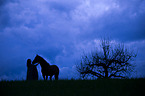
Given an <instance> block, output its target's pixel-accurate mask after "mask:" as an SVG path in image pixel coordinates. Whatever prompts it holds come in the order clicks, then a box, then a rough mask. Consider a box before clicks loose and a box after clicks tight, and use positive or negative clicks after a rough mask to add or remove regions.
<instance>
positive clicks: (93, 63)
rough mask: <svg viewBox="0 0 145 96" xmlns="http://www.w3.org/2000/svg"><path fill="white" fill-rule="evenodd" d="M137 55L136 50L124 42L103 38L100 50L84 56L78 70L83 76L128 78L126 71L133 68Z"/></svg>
mask: <svg viewBox="0 0 145 96" xmlns="http://www.w3.org/2000/svg"><path fill="white" fill-rule="evenodd" d="M135 57H136V54H135V53H134V51H130V50H129V49H127V48H125V47H124V45H123V44H113V43H111V42H110V41H108V40H103V41H102V43H101V47H100V49H99V50H96V51H95V52H92V53H91V54H87V55H84V56H82V58H81V60H80V62H79V63H78V64H77V71H78V72H79V73H80V74H81V76H82V78H85V77H87V76H94V77H97V78H114V77H117V78H126V73H130V72H131V71H132V70H133V64H132V61H133V60H134V58H135Z"/></svg>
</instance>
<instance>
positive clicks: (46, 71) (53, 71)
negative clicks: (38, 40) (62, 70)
mask: <svg viewBox="0 0 145 96" xmlns="http://www.w3.org/2000/svg"><path fill="white" fill-rule="evenodd" d="M35 63H38V64H40V66H41V72H42V76H43V78H44V80H47V79H48V76H50V80H52V76H53V75H55V80H58V75H59V68H58V67H57V66H56V65H50V64H49V63H48V62H47V61H46V60H44V59H43V58H42V57H41V56H39V55H36V57H35V58H34V60H33V62H32V64H35Z"/></svg>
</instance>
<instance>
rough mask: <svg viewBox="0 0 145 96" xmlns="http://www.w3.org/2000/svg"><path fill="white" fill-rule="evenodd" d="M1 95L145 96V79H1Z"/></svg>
mask: <svg viewBox="0 0 145 96" xmlns="http://www.w3.org/2000/svg"><path fill="white" fill-rule="evenodd" d="M0 96H145V79H111V80H104V79H103V80H58V81H1V82H0Z"/></svg>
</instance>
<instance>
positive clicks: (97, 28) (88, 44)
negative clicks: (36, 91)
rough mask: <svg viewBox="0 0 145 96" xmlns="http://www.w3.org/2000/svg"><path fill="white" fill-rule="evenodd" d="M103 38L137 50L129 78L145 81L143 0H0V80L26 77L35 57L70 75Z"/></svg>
mask: <svg viewBox="0 0 145 96" xmlns="http://www.w3.org/2000/svg"><path fill="white" fill-rule="evenodd" d="M108 37H109V38H111V40H112V42H115V43H124V44H125V45H126V46H128V47H129V48H130V49H134V50H135V51H136V52H138V56H137V58H136V60H135V64H136V65H137V66H136V73H135V74H134V75H135V76H136V77H145V59H144V57H145V0H35V1H34V0H0V70H1V71H0V80H2V79H5V80H15V79H25V77H26V70H27V67H26V61H27V59H28V58H30V59H32V60H33V59H34V57H35V55H36V54H39V55H41V56H42V57H44V58H46V59H47V61H48V62H49V63H50V64H57V65H58V66H59V67H60V78H72V77H75V76H77V73H76V71H75V64H76V62H77V60H78V59H79V58H80V57H81V55H82V53H83V51H84V50H85V51H86V52H88V51H91V50H92V49H93V48H94V47H95V46H99V43H100V42H99V40H100V39H102V38H108ZM38 69H39V72H40V66H38ZM39 75H40V76H39V77H40V78H42V77H41V73H39Z"/></svg>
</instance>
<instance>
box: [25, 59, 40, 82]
mask: <svg viewBox="0 0 145 96" xmlns="http://www.w3.org/2000/svg"><path fill="white" fill-rule="evenodd" d="M37 65H38V64H37ZM37 65H32V64H31V59H27V78H26V80H38V71H37V68H36V66H37Z"/></svg>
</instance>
